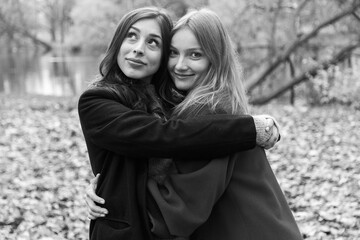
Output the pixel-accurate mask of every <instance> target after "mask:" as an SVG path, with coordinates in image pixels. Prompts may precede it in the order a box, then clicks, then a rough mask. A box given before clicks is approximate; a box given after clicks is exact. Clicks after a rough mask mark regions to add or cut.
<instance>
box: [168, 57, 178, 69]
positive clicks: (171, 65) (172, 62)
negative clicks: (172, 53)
mask: <svg viewBox="0 0 360 240" xmlns="http://www.w3.org/2000/svg"><path fill="white" fill-rule="evenodd" d="M176 62H177V60H176V59H175V58H169V60H168V64H167V68H168V70H169V71H170V70H172V69H173V68H174V66H175V65H176Z"/></svg>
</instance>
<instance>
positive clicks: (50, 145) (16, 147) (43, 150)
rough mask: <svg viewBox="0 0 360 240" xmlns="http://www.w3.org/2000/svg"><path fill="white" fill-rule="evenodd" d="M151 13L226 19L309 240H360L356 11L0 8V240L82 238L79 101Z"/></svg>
mask: <svg viewBox="0 0 360 240" xmlns="http://www.w3.org/2000/svg"><path fill="white" fill-rule="evenodd" d="M150 5H152V6H159V7H164V8H166V9H168V10H169V12H170V13H171V15H172V17H173V19H174V21H176V19H178V18H179V17H181V16H182V15H184V14H185V13H186V12H187V11H189V10H191V9H193V8H200V7H203V6H205V7H208V8H210V9H212V10H214V11H215V12H216V13H217V14H218V15H219V16H220V17H221V19H222V21H223V22H224V23H225V25H226V26H227V28H228V30H229V31H230V33H231V36H232V38H233V41H234V43H235V45H236V47H237V50H238V52H239V56H240V59H241V62H242V64H243V73H244V79H245V82H246V86H247V89H248V93H249V101H250V102H251V103H252V110H253V112H254V113H267V114H271V115H273V116H275V117H276V118H277V120H278V121H279V123H280V128H281V135H282V140H281V141H280V142H279V143H278V144H277V145H276V146H275V147H274V148H273V149H271V150H269V151H267V154H268V157H269V161H270V164H271V166H272V168H273V170H274V172H275V174H276V176H277V178H278V181H279V183H280V185H281V187H282V189H283V191H284V193H285V195H286V197H287V200H288V202H289V204H290V207H291V209H292V211H293V213H294V216H295V218H296V220H297V222H298V224H299V227H300V230H301V232H302V234H303V237H304V239H312V240H318V239H336V240H341V239H359V238H360V230H359V229H360V220H359V219H360V202H359V199H360V175H359V173H360V163H359V154H360V150H359V143H360V131H359V129H360V1H359V0H273V1H269V0H192V1H186V0H168V1H165V0H101V1H100V0H1V3H0V46H1V47H0V60H1V61H0V70H1V74H0V113H1V115H0V239H21V240H22V239H35V240H38V239H40V240H49V239H55V240H57V239H87V238H88V225H89V220H88V219H87V208H86V204H85V201H84V192H85V188H86V186H87V185H88V182H89V180H90V179H91V178H92V176H93V175H92V173H91V170H90V166H89V160H88V157H87V150H86V146H85V142H84V139H83V136H82V133H81V129H80V125H79V120H78V115H77V99H78V97H79V94H80V93H81V92H82V91H83V90H84V89H85V88H86V86H87V84H88V83H89V82H90V81H91V80H93V79H94V78H95V77H96V75H97V73H98V64H99V61H100V60H101V57H102V56H103V54H104V51H105V50H106V47H107V44H108V42H109V41H110V39H111V37H112V34H113V31H114V30H115V28H116V25H117V22H118V21H119V20H120V18H121V17H122V16H123V15H124V14H125V13H126V12H128V11H129V10H131V9H134V8H137V7H142V6H150ZM260 228H261V227H260ZM259 231H261V229H259Z"/></svg>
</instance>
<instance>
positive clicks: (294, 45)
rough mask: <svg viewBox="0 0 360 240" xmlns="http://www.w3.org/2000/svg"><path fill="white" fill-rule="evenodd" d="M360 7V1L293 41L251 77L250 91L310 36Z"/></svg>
mask: <svg viewBox="0 0 360 240" xmlns="http://www.w3.org/2000/svg"><path fill="white" fill-rule="evenodd" d="M359 7H360V2H358V3H357V4H355V5H353V6H351V7H350V8H348V9H347V10H345V11H343V12H341V13H339V14H337V15H335V16H334V17H332V18H330V19H328V20H326V21H324V22H323V23H321V24H319V25H318V26H317V27H316V28H315V29H313V30H312V31H311V32H310V33H308V34H305V35H303V36H301V37H300V38H298V39H296V40H295V41H293V42H292V43H291V44H290V46H289V47H288V48H287V49H286V50H285V52H284V53H283V54H281V55H280V56H278V57H277V59H276V60H275V61H274V62H273V63H272V64H270V65H269V66H266V67H265V68H264V69H263V70H262V71H260V73H259V74H257V75H255V76H253V77H251V78H250V80H249V81H248V84H247V89H248V91H249V92H251V91H252V90H253V89H254V88H255V87H256V86H257V85H258V84H260V83H262V82H264V81H265V80H266V77H267V76H268V75H269V74H271V73H272V72H273V71H274V70H275V69H276V68H278V67H279V66H280V64H281V63H283V62H284V61H286V59H287V58H288V57H289V56H290V55H291V54H292V53H293V52H294V51H295V50H296V49H297V48H298V47H300V46H301V45H302V44H304V43H305V42H307V41H308V40H309V39H310V38H312V37H314V36H316V35H317V34H318V33H319V31H320V30H321V29H323V28H325V27H327V26H329V25H331V24H333V23H335V22H337V21H339V20H340V19H342V18H344V17H345V16H348V15H349V14H352V13H353V12H355V11H356V10H357V9H358V8H359Z"/></svg>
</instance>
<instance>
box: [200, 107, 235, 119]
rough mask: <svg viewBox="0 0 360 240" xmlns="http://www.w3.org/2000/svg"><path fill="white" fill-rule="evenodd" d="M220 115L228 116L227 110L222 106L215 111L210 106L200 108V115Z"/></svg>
mask: <svg viewBox="0 0 360 240" xmlns="http://www.w3.org/2000/svg"><path fill="white" fill-rule="evenodd" d="M215 114H216V115H218V114H228V112H226V110H225V109H224V108H222V107H220V106H216V108H215V109H212V108H211V107H210V106H209V105H202V106H201V107H200V108H199V112H198V115H200V116H201V115H215Z"/></svg>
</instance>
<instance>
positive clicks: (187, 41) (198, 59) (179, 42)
mask: <svg viewBox="0 0 360 240" xmlns="http://www.w3.org/2000/svg"><path fill="white" fill-rule="evenodd" d="M209 65H210V61H209V59H208V58H207V57H206V56H205V54H204V52H203V50H202V48H201V47H200V44H199V42H198V40H197V39H196V37H195V35H194V34H193V32H192V31H191V30H190V29H188V28H183V29H180V30H178V31H177V32H176V33H175V34H174V36H173V38H172V39H171V47H170V57H169V62H168V69H169V72H170V75H171V78H172V79H173V81H174V84H175V86H176V88H177V89H179V90H182V91H189V90H191V89H192V88H193V86H194V84H195V81H196V79H197V78H198V77H199V76H201V75H202V74H204V73H205V72H206V71H208V69H209Z"/></svg>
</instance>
